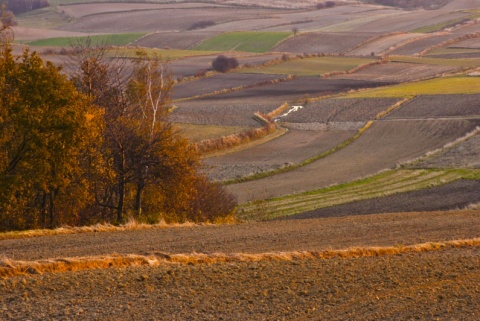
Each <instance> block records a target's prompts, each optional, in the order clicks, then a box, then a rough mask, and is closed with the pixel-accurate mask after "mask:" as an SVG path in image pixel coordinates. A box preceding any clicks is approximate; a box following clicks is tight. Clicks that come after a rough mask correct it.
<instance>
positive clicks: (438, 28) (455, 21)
mask: <svg viewBox="0 0 480 321" xmlns="http://www.w3.org/2000/svg"><path fill="white" fill-rule="evenodd" d="M472 17H473V16H470V17H460V18H456V19H452V20H448V21H445V22H441V23H437V24H434V25H430V26H425V27H421V28H417V29H414V30H412V31H411V32H415V33H432V32H437V31H442V30H444V29H446V28H450V27H454V26H455V25H457V24H459V23H464V22H467V21H469V20H471V19H472Z"/></svg>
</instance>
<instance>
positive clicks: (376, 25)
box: [360, 1, 468, 32]
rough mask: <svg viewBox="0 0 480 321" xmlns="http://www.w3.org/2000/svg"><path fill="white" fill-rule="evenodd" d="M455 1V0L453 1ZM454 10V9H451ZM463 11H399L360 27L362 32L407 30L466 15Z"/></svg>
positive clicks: (443, 9)
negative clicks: (395, 14)
mask: <svg viewBox="0 0 480 321" xmlns="http://www.w3.org/2000/svg"><path fill="white" fill-rule="evenodd" d="M453 2H455V1H453ZM453 11H455V10H453ZM467 16H468V13H465V12H451V11H450V9H446V8H442V9H439V10H415V11H411V12H407V11H403V12H399V14H398V15H397V16H393V17H391V16H390V17H387V18H383V19H378V20H376V21H373V22H369V23H366V24H364V25H363V26H361V27H360V30H362V31H363V32H378V31H379V30H381V31H383V32H398V31H404V32H409V31H411V30H415V29H418V28H421V27H426V26H433V25H436V24H439V23H442V22H446V21H450V20H452V19H456V18H460V17H467Z"/></svg>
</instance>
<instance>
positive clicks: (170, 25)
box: [61, 7, 283, 33]
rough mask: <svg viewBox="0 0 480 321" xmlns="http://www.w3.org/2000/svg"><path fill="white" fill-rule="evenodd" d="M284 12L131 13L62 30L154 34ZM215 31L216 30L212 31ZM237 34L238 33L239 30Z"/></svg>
mask: <svg viewBox="0 0 480 321" xmlns="http://www.w3.org/2000/svg"><path fill="white" fill-rule="evenodd" d="M280 12H283V11H281V10H280V11H279V10H275V9H259V8H235V7H230V8H229V7H221V8H216V9H215V10H212V8H192V9H186V8H179V9H164V10H163V9H162V10H148V11H132V12H128V11H126V12H112V13H103V14H98V15H89V16H85V17H81V18H79V19H77V20H75V21H74V22H71V23H69V24H67V25H65V26H62V27H61V28H62V29H63V30H72V31H82V32H105V33H119V32H155V31H159V30H162V31H178V30H188V29H189V28H190V26H191V25H192V24H193V23H194V22H197V21H202V20H212V21H214V22H215V23H217V24H218V23H223V22H226V21H231V20H242V19H245V18H251V17H252V16H253V17H268V15H270V14H275V13H280ZM212 30H213V29H212ZM237 30H238V29H237Z"/></svg>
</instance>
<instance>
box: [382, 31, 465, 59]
mask: <svg viewBox="0 0 480 321" xmlns="http://www.w3.org/2000/svg"><path fill="white" fill-rule="evenodd" d="M457 37H458V35H454V34H440V35H431V36H430V37H424V38H420V39H418V40H415V41H413V42H410V43H408V44H406V45H404V46H401V47H399V48H397V49H395V50H393V51H391V52H389V54H391V55H405V56H409V55H415V54H416V53H420V52H422V51H423V50H425V49H427V48H430V47H432V46H435V45H438V44H441V43H442V42H444V41H448V40H450V39H453V38H457Z"/></svg>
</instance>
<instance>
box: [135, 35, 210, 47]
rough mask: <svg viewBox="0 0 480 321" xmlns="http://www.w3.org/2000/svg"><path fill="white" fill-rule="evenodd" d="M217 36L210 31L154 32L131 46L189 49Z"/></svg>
mask: <svg viewBox="0 0 480 321" xmlns="http://www.w3.org/2000/svg"><path fill="white" fill-rule="evenodd" d="M217 34H218V33H217V32H211V31H185V32H182V33H179V32H156V33H152V34H149V35H146V36H145V37H142V38H141V39H139V40H137V41H135V42H134V43H132V45H134V46H139V47H147V48H160V49H191V48H192V47H193V46H195V45H197V44H199V43H200V42H202V41H204V40H205V39H208V38H210V37H213V36H216V35H217Z"/></svg>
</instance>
